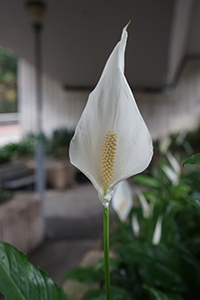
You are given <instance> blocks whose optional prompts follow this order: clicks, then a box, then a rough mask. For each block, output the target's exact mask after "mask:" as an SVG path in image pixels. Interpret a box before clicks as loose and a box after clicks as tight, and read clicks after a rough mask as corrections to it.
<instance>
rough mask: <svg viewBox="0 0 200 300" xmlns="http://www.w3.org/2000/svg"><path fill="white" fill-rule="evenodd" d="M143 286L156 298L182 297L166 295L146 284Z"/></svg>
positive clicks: (174, 298) (177, 298)
mask: <svg viewBox="0 0 200 300" xmlns="http://www.w3.org/2000/svg"><path fill="white" fill-rule="evenodd" d="M144 288H145V289H146V290H148V291H149V292H150V293H151V294H153V295H154V297H155V299H156V300H182V299H183V298H182V297H181V296H180V295H172V294H170V295H166V294H164V293H163V292H161V291H159V290H157V289H155V288H152V287H149V286H146V285H145V286H144Z"/></svg>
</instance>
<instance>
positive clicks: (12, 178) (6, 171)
mask: <svg viewBox="0 0 200 300" xmlns="http://www.w3.org/2000/svg"><path fill="white" fill-rule="evenodd" d="M34 183H35V176H34V175H33V174H31V173H30V170H29V169H28V168H27V166H26V162H22V161H14V162H11V163H6V164H1V165H0V184H1V186H2V187H3V188H4V189H13V190H14V189H20V188H24V187H26V186H30V185H33V184H34Z"/></svg>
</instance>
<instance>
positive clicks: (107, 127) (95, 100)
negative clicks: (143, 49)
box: [69, 27, 153, 206]
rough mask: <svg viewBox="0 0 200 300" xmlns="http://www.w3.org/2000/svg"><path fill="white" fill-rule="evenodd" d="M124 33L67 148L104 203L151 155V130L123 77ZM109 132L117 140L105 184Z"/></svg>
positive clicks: (147, 162) (74, 163)
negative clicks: (103, 173)
mask: <svg viewBox="0 0 200 300" xmlns="http://www.w3.org/2000/svg"><path fill="white" fill-rule="evenodd" d="M127 35H128V34H127V31H126V27H125V28H124V29H123V32H122V36H121V40H120V42H119V43H118V44H117V45H116V47H115V48H114V50H113V52H112V53H111V55H110V57H109V59H108V61H107V63H106V65H105V68H104V70H103V73H102V75H101V78H100V80H99V82H98V84H97V86H96V87H95V89H94V90H93V91H92V92H91V94H90V95H89V98H88V102H87V104H86V107H85V109H84V111H83V113H82V116H81V118H80V120H79V122H78V125H77V127H76V130H75V135H74V137H73V139H72V141H71V144H70V149H69V156H70V161H71V163H72V164H73V165H74V166H75V167H77V168H78V169H79V170H80V171H81V172H82V173H84V174H85V175H86V176H87V177H88V178H89V179H90V180H91V182H92V183H93V185H94V187H95V188H96V190H97V192H98V195H99V199H100V200H101V202H102V203H103V205H104V206H107V205H108V203H109V201H110V200H111V198H112V194H113V191H114V188H115V186H116V185H117V184H118V183H119V182H120V181H123V180H125V179H127V178H129V177H131V176H133V175H135V174H138V173H140V172H142V171H143V170H145V169H146V168H147V166H148V165H149V163H150V161H151V158H152V155H153V147H152V140H151V136H150V133H149V131H148V129H147V127H146V124H145V123H144V120H143V119H142V117H141V114H140V112H139V110H138V107H137V105H136V102H135V99H134V97H133V94H132V92H131V89H130V87H129V85H128V83H127V81H126V78H125V76H124V52H125V47H126V41H127ZM108 131H113V132H114V133H115V134H116V137H117V142H116V153H115V160H114V171H113V178H112V182H111V183H110V184H109V186H106V187H105V186H104V185H103V183H102V180H101V170H100V167H101V158H102V148H103V145H104V140H105V136H106V134H107V132H108Z"/></svg>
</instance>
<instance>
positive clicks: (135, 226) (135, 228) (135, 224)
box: [131, 214, 140, 237]
mask: <svg viewBox="0 0 200 300" xmlns="http://www.w3.org/2000/svg"><path fill="white" fill-rule="evenodd" d="M131 225H132V230H133V233H134V235H135V237H138V236H139V235H140V224H139V222H138V218H137V215H136V214H133V216H132V222H131Z"/></svg>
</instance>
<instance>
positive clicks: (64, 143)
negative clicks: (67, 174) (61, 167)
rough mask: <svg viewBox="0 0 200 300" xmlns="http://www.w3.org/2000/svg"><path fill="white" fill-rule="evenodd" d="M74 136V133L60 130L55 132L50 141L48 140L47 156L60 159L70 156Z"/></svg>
mask: <svg viewBox="0 0 200 300" xmlns="http://www.w3.org/2000/svg"><path fill="white" fill-rule="evenodd" d="M73 135H74V132H73V131H68V130H67V129H64V128H63V129H62V128H61V129H58V130H55V131H54V132H53V135H52V137H51V138H50V139H46V154H47V155H48V156H54V157H60V156H66V155H68V148H69V143H70V141H71V139H72V137H73Z"/></svg>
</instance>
